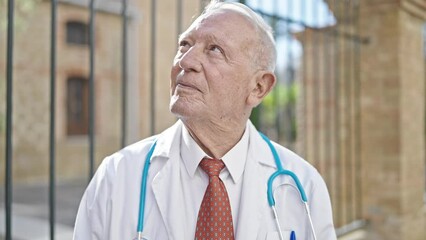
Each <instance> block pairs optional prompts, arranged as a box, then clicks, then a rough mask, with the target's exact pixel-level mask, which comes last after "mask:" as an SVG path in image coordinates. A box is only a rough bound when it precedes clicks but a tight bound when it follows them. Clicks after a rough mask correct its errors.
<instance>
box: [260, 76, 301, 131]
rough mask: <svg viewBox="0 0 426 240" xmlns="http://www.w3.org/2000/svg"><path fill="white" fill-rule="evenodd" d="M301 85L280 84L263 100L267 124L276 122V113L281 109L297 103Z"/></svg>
mask: <svg viewBox="0 0 426 240" xmlns="http://www.w3.org/2000/svg"><path fill="white" fill-rule="evenodd" d="M298 92H299V87H298V85H297V84H292V85H291V86H285V85H283V84H278V85H277V86H275V88H274V90H272V92H271V93H270V94H269V95H268V96H266V97H265V99H264V100H263V103H262V104H263V111H262V112H263V115H262V117H263V118H264V119H265V120H264V122H265V124H267V125H273V124H275V119H276V115H277V114H279V111H284V110H285V108H286V107H287V106H288V105H295V104H296V101H297V96H298Z"/></svg>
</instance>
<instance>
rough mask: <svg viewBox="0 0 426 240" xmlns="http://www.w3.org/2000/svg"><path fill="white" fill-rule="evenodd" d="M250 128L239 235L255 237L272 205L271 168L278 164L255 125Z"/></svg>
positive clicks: (237, 235) (243, 237) (239, 218)
mask: <svg viewBox="0 0 426 240" xmlns="http://www.w3.org/2000/svg"><path fill="white" fill-rule="evenodd" d="M250 124H251V123H250ZM249 129H250V143H249V152H248V157H247V162H246V167H245V170H244V177H243V186H242V188H243V189H242V193H241V202H240V209H239V216H238V221H237V222H238V226H237V233H236V237H237V239H255V238H256V236H257V235H258V232H259V227H260V226H261V220H262V217H263V216H264V214H265V212H266V211H268V209H269V207H268V201H267V195H266V190H267V180H268V178H269V175H268V172H271V170H272V169H273V168H274V167H275V164H274V162H273V161H274V160H273V157H272V154H271V151H270V150H269V148H268V146H267V145H266V143H265V142H264V141H263V139H262V138H261V137H260V136H259V133H258V132H257V130H256V129H255V128H254V127H253V126H250V128H249Z"/></svg>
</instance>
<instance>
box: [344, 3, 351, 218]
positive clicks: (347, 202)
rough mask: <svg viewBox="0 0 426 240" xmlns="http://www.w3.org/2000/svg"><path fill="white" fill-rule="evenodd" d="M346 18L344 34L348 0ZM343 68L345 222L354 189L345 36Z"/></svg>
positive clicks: (347, 14)
mask: <svg viewBox="0 0 426 240" xmlns="http://www.w3.org/2000/svg"><path fill="white" fill-rule="evenodd" d="M343 4H344V14H343V15H344V19H343V34H346V33H349V31H350V5H349V2H348V0H344V2H343ZM343 51H344V52H343V53H344V58H343V69H344V82H343V84H344V97H345V100H344V105H345V108H344V113H343V114H344V116H345V117H344V127H345V132H347V134H346V135H345V140H344V141H345V142H344V144H345V157H344V161H345V163H344V169H345V173H346V176H345V184H346V186H345V203H344V205H345V208H344V212H345V219H344V221H345V223H349V222H351V221H350V219H351V211H350V206H351V203H352V199H351V189H352V181H351V180H352V167H351V164H352V154H351V143H352V141H351V62H350V61H351V57H350V55H351V50H350V42H348V38H347V37H344V38H343Z"/></svg>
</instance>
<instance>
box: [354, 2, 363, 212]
mask: <svg viewBox="0 0 426 240" xmlns="http://www.w3.org/2000/svg"><path fill="white" fill-rule="evenodd" d="M359 8H360V1H359V0H356V1H355V16H354V18H355V36H357V37H358V39H357V41H356V43H355V54H354V62H355V66H354V68H355V77H354V78H355V90H354V91H355V99H356V101H355V114H356V115H355V134H356V135H355V150H354V151H355V159H356V165H355V169H357V170H358V171H357V172H356V176H355V179H356V182H357V185H356V194H355V196H356V201H355V202H356V208H355V209H356V211H355V217H356V219H361V218H362V184H361V177H362V176H361V174H362V172H361V169H362V159H361V134H362V131H361V117H362V116H361V76H360V72H361V65H360V64H361V62H360V59H361V58H360V53H361V51H360V47H361V37H360V26H359V11H360V9H359Z"/></svg>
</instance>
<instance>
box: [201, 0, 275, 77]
mask: <svg viewBox="0 0 426 240" xmlns="http://www.w3.org/2000/svg"><path fill="white" fill-rule="evenodd" d="M220 9H230V10H234V11H236V12H238V13H240V14H241V15H243V16H244V17H246V18H247V19H248V20H249V21H250V22H251V23H252V24H253V26H254V27H255V28H256V32H257V35H258V43H259V46H258V47H257V51H256V52H255V53H254V54H255V56H253V57H254V58H253V59H254V63H255V64H257V65H259V67H260V68H263V69H266V70H268V71H271V72H273V71H274V70H275V65H276V58H277V50H276V48H275V39H274V36H273V30H272V28H271V26H269V25H268V24H267V23H266V22H265V20H264V19H263V18H262V17H261V16H260V15H258V14H257V13H255V12H254V11H253V10H252V9H251V8H249V7H248V6H246V5H244V4H242V3H238V2H221V1H219V0H211V1H210V3H209V4H208V5H207V6H206V7H205V8H204V11H203V12H202V13H201V15H200V17H203V16H205V15H209V14H210V13H212V12H214V11H217V10H220Z"/></svg>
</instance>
